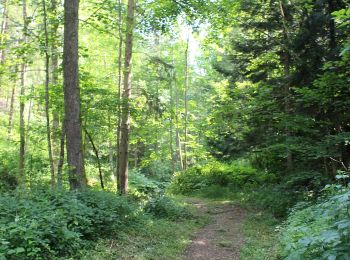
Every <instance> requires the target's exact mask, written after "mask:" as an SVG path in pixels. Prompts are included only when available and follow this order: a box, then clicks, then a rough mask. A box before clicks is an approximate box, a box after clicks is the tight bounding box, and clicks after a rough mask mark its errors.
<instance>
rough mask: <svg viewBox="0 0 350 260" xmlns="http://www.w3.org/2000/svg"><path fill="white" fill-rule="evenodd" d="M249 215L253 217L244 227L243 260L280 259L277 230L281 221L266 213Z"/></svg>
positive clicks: (257, 212)
mask: <svg viewBox="0 0 350 260" xmlns="http://www.w3.org/2000/svg"><path fill="white" fill-rule="evenodd" d="M249 213H250V214H251V216H249V217H248V219H247V220H246V222H245V223H244V227H243V231H244V235H245V244H244V246H243V248H242V250H241V259H243V260H245V259H246V260H249V259H256V260H270V259H279V253H280V252H279V248H278V234H277V232H276V230H275V227H276V226H277V225H278V224H279V221H278V220H276V219H275V218H274V217H273V216H271V215H270V214H269V213H267V212H265V211H253V212H249Z"/></svg>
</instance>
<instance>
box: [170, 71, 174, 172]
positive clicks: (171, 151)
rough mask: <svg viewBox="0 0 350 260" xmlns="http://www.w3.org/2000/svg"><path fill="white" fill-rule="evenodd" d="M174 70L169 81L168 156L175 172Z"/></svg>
mask: <svg viewBox="0 0 350 260" xmlns="http://www.w3.org/2000/svg"><path fill="white" fill-rule="evenodd" d="M174 76H175V72H174V69H172V70H171V79H170V80H171V83H170V126H169V146H170V147H169V148H170V158H171V170H172V172H173V173H175V170H176V167H175V164H176V161H175V152H174V145H173V138H174V95H173V92H174V85H175V77H174Z"/></svg>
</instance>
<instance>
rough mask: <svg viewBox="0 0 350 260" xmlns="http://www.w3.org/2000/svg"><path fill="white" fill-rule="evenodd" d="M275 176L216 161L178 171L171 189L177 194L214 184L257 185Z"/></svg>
mask: <svg viewBox="0 0 350 260" xmlns="http://www.w3.org/2000/svg"><path fill="white" fill-rule="evenodd" d="M274 178H275V177H274V176H273V175H272V174H267V173H263V172H258V171H257V170H256V169H254V168H252V167H250V166H249V165H238V164H235V163H232V164H225V163H221V162H217V161H214V162H211V163H208V164H206V165H204V166H197V167H193V168H190V169H188V170H187V171H183V172H179V173H177V174H176V175H175V176H174V178H173V182H172V184H171V187H170V190H171V191H172V192H173V193H175V194H188V193H191V192H194V191H198V190H200V189H203V188H205V187H209V186H212V185H219V186H222V187H226V186H231V187H238V188H242V187H257V186H259V185H261V184H263V183H264V182H266V181H269V182H271V181H273V179H274Z"/></svg>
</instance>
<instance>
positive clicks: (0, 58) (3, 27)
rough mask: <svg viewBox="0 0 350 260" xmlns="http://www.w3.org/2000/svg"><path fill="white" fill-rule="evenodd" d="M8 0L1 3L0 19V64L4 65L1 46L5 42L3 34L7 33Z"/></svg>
mask: <svg viewBox="0 0 350 260" xmlns="http://www.w3.org/2000/svg"><path fill="white" fill-rule="evenodd" d="M8 21H9V18H8V0H5V1H4V3H3V12H2V21H1V28H0V64H1V65H4V63H5V55H6V49H5V48H3V47H4V46H3V45H4V43H5V39H4V38H5V37H4V35H5V34H6V33H7V30H8Z"/></svg>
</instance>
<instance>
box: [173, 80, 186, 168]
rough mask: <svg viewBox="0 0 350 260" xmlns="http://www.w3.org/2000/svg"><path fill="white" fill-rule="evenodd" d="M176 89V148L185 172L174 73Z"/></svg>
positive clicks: (176, 89) (176, 92) (181, 166)
mask: <svg viewBox="0 0 350 260" xmlns="http://www.w3.org/2000/svg"><path fill="white" fill-rule="evenodd" d="M173 80H174V88H175V134H176V147H177V156H178V162H180V168H181V170H183V166H184V165H183V162H182V161H183V160H182V148H181V140H180V129H179V115H178V110H179V92H178V88H177V84H176V74H175V73H174V79H173Z"/></svg>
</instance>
